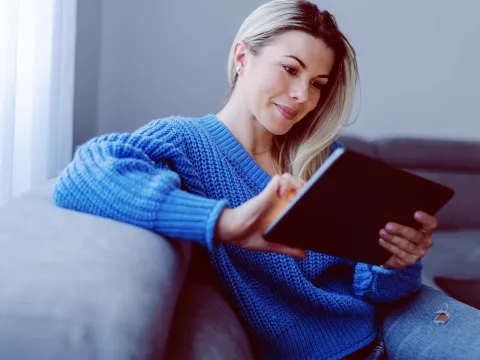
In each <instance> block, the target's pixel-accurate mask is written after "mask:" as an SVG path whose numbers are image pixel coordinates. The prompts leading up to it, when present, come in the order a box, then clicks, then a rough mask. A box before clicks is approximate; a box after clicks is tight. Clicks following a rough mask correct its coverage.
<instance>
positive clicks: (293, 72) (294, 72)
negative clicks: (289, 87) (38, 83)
mask: <svg viewBox="0 0 480 360" xmlns="http://www.w3.org/2000/svg"><path fill="white" fill-rule="evenodd" d="M283 68H284V69H285V71H286V72H287V73H288V74H290V75H293V76H295V75H297V69H295V68H293V67H291V66H287V65H283Z"/></svg>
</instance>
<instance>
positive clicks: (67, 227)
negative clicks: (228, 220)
mask: <svg viewBox="0 0 480 360" xmlns="http://www.w3.org/2000/svg"><path fill="white" fill-rule="evenodd" d="M52 189H53V182H52V181H50V182H48V183H47V184H46V185H45V186H44V187H42V188H39V189H36V190H35V191H32V192H30V193H28V194H25V195H24V196H22V197H19V198H17V199H15V200H13V201H11V202H9V203H7V204H6V205H5V206H4V207H2V208H1V209H0V284H1V290H0V358H1V359H27V358H28V359H30V358H32V359H33V358H35V359H115V360H122V359H133V358H135V359H143V358H147V357H148V355H149V354H150V353H151V352H152V351H153V352H155V353H156V355H157V356H159V357H160V358H161V356H162V354H163V352H164V351H165V347H166V342H167V338H168V332H169V330H170V325H171V323H172V317H173V314H174V310H175V304H176V301H177V298H178V295H179V293H180V290H181V287H182V285H183V282H184V280H185V276H186V272H187V269H188V264H189V261H190V256H191V245H190V244H188V243H186V242H175V241H172V242H170V241H167V240H165V239H164V238H162V237H161V236H159V235H157V234H155V233H153V232H150V231H147V230H144V229H140V228H137V227H134V226H131V225H128V224H123V223H119V222H116V221H113V220H109V219H104V218H100V217H95V216H92V215H88V214H83V213H79V212H74V211H70V210H65V209H61V208H58V207H56V206H55V205H54V204H53V203H52V201H51V192H52Z"/></svg>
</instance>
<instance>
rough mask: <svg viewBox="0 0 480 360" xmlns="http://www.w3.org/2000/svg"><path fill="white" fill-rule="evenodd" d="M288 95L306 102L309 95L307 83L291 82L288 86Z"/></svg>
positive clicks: (298, 100)
mask: <svg viewBox="0 0 480 360" xmlns="http://www.w3.org/2000/svg"><path fill="white" fill-rule="evenodd" d="M290 97H291V98H292V99H295V100H296V101H297V102H299V103H304V102H307V101H308V97H309V84H307V85H305V84H303V83H302V82H300V81H298V82H295V83H294V84H292V85H291V87H290Z"/></svg>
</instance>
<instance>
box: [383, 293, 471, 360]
mask: <svg viewBox="0 0 480 360" xmlns="http://www.w3.org/2000/svg"><path fill="white" fill-rule="evenodd" d="M381 312H382V318H383V336H384V340H385V346H386V349H387V355H388V359H389V360H396V359H402V360H403V359H408V360H414V359H422V360H424V359H432V360H433V359H435V360H440V359H445V360H446V359H448V360H454V359H468V360H480V311H479V310H477V309H475V308H473V307H471V306H468V305H465V304H463V303H461V302H459V301H457V300H455V299H453V298H450V297H448V296H446V295H444V294H443V293H442V292H440V291H438V290H435V289H433V288H430V287H428V286H425V285H423V286H422V287H421V289H420V290H419V292H417V293H415V294H414V295H413V296H410V297H409V298H406V299H403V300H400V301H398V302H396V303H394V304H389V305H386V306H384V307H382V308H381ZM437 317H438V318H437ZM445 320H446V321H445Z"/></svg>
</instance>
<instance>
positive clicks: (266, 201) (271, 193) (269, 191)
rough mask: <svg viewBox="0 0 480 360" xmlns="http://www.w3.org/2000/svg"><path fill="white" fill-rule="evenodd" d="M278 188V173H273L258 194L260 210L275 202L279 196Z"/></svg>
mask: <svg viewBox="0 0 480 360" xmlns="http://www.w3.org/2000/svg"><path fill="white" fill-rule="evenodd" d="M279 189H280V175H275V176H273V177H272V179H271V180H270V182H269V183H268V184H267V186H266V187H265V189H263V191H262V192H261V193H260V194H259V196H258V201H259V202H260V204H259V207H260V208H261V209H262V210H264V209H269V208H270V207H271V206H272V205H273V204H274V203H275V201H276V200H277V199H278V197H279V195H278V191H279Z"/></svg>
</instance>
